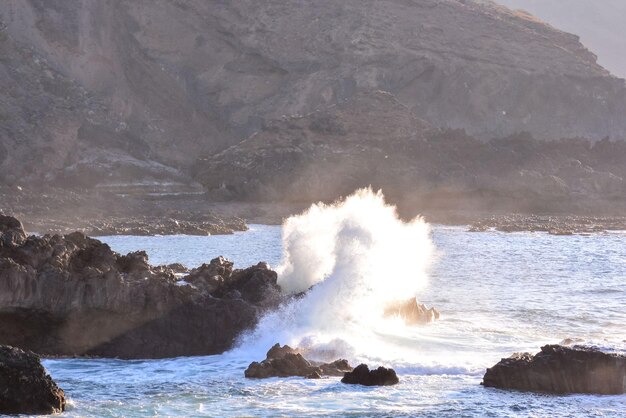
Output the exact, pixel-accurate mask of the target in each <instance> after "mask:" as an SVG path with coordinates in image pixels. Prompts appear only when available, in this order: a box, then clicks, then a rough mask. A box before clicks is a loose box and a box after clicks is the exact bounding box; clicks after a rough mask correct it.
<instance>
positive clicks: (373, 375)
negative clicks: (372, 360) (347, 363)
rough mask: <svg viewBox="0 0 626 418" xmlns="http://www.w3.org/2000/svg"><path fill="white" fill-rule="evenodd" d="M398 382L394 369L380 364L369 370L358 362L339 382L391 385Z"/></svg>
mask: <svg viewBox="0 0 626 418" xmlns="http://www.w3.org/2000/svg"><path fill="white" fill-rule="evenodd" d="M399 382H400V380H399V379H398V376H397V375H396V372H395V370H393V369H387V368H385V367H382V366H380V367H379V368H377V369H376V370H370V369H369V367H368V366H367V364H359V365H358V366H356V367H355V368H354V370H353V371H351V372H348V373H346V374H345V375H344V377H343V378H342V379H341V383H347V384H350V385H363V386H391V385H395V384H398V383H399Z"/></svg>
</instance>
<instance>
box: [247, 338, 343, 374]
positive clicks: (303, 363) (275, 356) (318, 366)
mask: <svg viewBox="0 0 626 418" xmlns="http://www.w3.org/2000/svg"><path fill="white" fill-rule="evenodd" d="M351 370H352V367H351V366H350V365H349V364H348V361H347V360H336V361H334V362H332V363H317V362H313V361H309V360H307V359H305V358H304V357H303V356H302V354H300V353H299V352H298V350H297V349H294V348H291V347H289V346H288V345H285V346H282V347H281V346H280V344H275V345H274V346H273V347H272V348H270V349H269V351H268V352H267V356H266V359H265V360H263V361H261V362H260V363H259V362H256V361H254V362H252V363H250V365H249V366H248V368H247V369H246V371H245V372H244V375H245V376H246V377H248V378H257V379H264V378H268V377H291V376H300V377H306V378H308V379H319V378H321V377H322V376H343V374H344V373H346V372H348V371H351Z"/></svg>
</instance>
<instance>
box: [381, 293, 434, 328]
mask: <svg viewBox="0 0 626 418" xmlns="http://www.w3.org/2000/svg"><path fill="white" fill-rule="evenodd" d="M384 315H385V316H399V317H400V318H402V319H403V320H404V322H405V323H407V324H408V325H417V324H427V323H429V322H434V321H435V320H437V319H439V311H438V310H437V309H435V308H430V309H428V308H427V307H426V305H424V304H423V303H417V301H416V300H415V298H411V299H409V300H407V301H404V302H398V303H393V304H391V305H389V306H388V307H387V308H386V309H385V313H384Z"/></svg>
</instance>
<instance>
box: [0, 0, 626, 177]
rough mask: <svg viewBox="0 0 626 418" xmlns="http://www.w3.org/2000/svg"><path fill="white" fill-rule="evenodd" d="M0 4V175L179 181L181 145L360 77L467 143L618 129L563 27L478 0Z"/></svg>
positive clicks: (293, 110)
mask: <svg viewBox="0 0 626 418" xmlns="http://www.w3.org/2000/svg"><path fill="white" fill-rule="evenodd" d="M0 14H1V15H2V17H1V21H2V22H3V23H2V31H1V32H0V48H1V49H2V60H0V83H1V85H2V86H3V88H2V89H1V91H0V118H1V119H2V124H1V127H0V169H1V170H2V172H3V173H6V174H4V175H3V176H2V178H1V179H0V180H1V181H2V182H13V183H15V182H17V183H23V182H28V181H31V182H41V181H45V182H49V183H50V184H59V183H62V184H68V185H80V186H84V187H94V186H98V185H100V186H104V187H121V188H122V189H123V188H124V187H126V186H129V187H142V186H146V187H148V186H150V185H154V184H159V185H161V186H162V187H166V186H163V185H166V184H169V185H172V184H173V185H181V187H182V185H187V184H189V183H190V182H191V179H189V177H188V176H187V173H186V168H187V167H189V166H190V165H191V164H193V162H194V161H195V160H196V158H197V157H198V156H201V155H212V154H214V153H215V152H217V151H219V150H222V149H224V148H225V147H226V146H229V145H233V144H236V143H237V142H239V141H240V140H241V139H242V138H246V137H248V136H249V135H250V134H252V133H253V132H255V131H257V130H259V129H262V127H263V126H265V125H266V124H267V121H269V120H275V119H280V118H281V117H282V116H283V115H297V114H308V113H310V112H314V111H316V110H324V109H327V108H329V107H332V106H336V105H340V104H344V103H353V102H354V99H355V97H356V96H357V95H358V94H360V93H361V92H365V93H367V92H372V91H376V90H384V91H388V92H390V93H391V94H393V95H394V96H395V97H396V98H397V100H398V102H399V103H401V104H402V105H403V106H405V107H406V108H407V109H408V110H410V111H411V112H412V113H413V114H414V115H415V117H417V118H421V119H423V120H425V121H426V122H427V123H429V124H430V125H432V126H433V127H435V128H455V129H456V128H461V129H465V130H466V131H467V132H468V133H469V134H471V135H474V136H477V137H480V138H482V139H485V138H487V139H488V138H491V137H496V136H497V137H504V136H507V135H510V134H515V133H519V132H520V131H527V132H530V133H531V134H532V135H534V136H535V137H538V138H561V137H575V136H582V137H590V138H594V139H599V138H602V137H605V136H611V137H612V138H623V137H625V136H626V118H624V115H625V114H626V87H625V86H624V82H623V80H620V79H616V78H614V77H611V76H610V74H609V73H608V72H607V71H606V70H604V69H603V68H602V67H601V66H599V65H598V64H597V63H596V57H595V55H594V54H593V53H591V52H590V51H588V50H587V49H585V47H584V46H583V45H581V43H580V42H579V40H578V38H577V37H576V36H574V35H570V34H567V33H564V32H561V31H558V30H556V29H554V28H552V27H550V26H547V25H545V24H543V23H540V22H538V21H536V20H534V19H531V18H528V17H527V16H525V15H520V14H515V13H512V12H510V11H508V10H507V9H505V8H502V7H497V6H495V5H493V4H491V3H488V2H477V1H472V0H411V1H406V0H384V1H378V0H376V1H374V0H367V1H363V0H345V1H335V0H320V1H315V2H311V1H306V0H297V1H287V0H278V1H272V2H258V1H253V0H234V1H227V2H225V1H221V0H212V1H200V0H188V1H180V0H159V1H148V0H143V1H130V0H119V1H113V0H106V1H96V0H69V1H60V0H50V1H41V0H6V1H3V2H1V3H0ZM381 123H383V125H382V127H383V128H386V129H383V128H381V129H380V130H381V132H380V138H379V139H380V141H385V140H386V139H387V137H388V135H385V134H386V132H387V131H393V130H394V129H395V127H394V126H393V125H392V120H390V121H385V120H381Z"/></svg>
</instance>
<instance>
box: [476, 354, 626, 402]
mask: <svg viewBox="0 0 626 418" xmlns="http://www.w3.org/2000/svg"><path fill="white" fill-rule="evenodd" d="M481 384H482V385H484V386H487V387H495V388H500V389H514V390H522V391H532V392H547V393H594V394H602V395H614V394H622V393H626V356H624V355H620V354H616V353H606V352H603V351H601V350H599V349H597V348H594V347H582V346H573V347H564V346H561V345H546V346H543V347H541V351H540V352H539V353H537V354H535V355H532V354H530V353H517V354H514V355H512V356H511V357H509V358H505V359H502V360H500V362H498V364H496V365H495V366H493V367H491V368H489V369H487V372H486V373H485V376H484V377H483V382H482V383H481Z"/></svg>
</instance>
